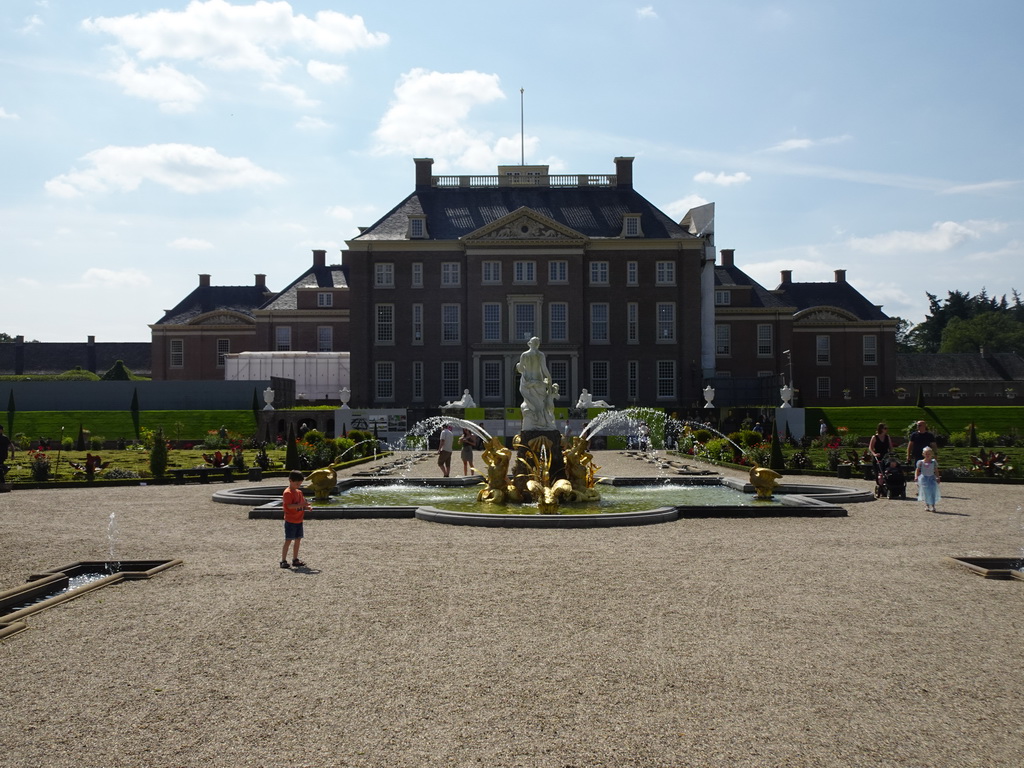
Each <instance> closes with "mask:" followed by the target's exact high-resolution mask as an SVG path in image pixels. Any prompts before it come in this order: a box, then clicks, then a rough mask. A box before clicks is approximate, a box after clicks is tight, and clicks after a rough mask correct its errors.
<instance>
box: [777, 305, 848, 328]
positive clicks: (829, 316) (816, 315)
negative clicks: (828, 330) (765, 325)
mask: <svg viewBox="0 0 1024 768" xmlns="http://www.w3.org/2000/svg"><path fill="white" fill-rule="evenodd" d="M793 319H794V320H797V321H799V322H801V323H821V324H827V323H849V322H856V321H857V320H859V319H860V318H858V317H857V316H856V315H854V314H853V313H851V312H847V311H846V310H845V309H840V308H839V307H811V308H810V309H805V310H803V311H802V312H797V313H796V314H795V315H793Z"/></svg>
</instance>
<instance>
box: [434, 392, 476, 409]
mask: <svg viewBox="0 0 1024 768" xmlns="http://www.w3.org/2000/svg"><path fill="white" fill-rule="evenodd" d="M441 407H442V408H476V401H474V400H473V396H472V395H471V394H469V390H468V389H464V390H462V397H461V398H460V399H459V400H449V401H448V402H447V403H445V404H444V405H442V406H441Z"/></svg>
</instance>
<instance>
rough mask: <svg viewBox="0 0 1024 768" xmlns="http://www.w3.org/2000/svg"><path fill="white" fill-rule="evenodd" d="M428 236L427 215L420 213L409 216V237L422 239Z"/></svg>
mask: <svg viewBox="0 0 1024 768" xmlns="http://www.w3.org/2000/svg"><path fill="white" fill-rule="evenodd" d="M426 236H427V217H426V216H422V215H418V216H410V217H409V239H410V240H422V239H424V238H425V237H426Z"/></svg>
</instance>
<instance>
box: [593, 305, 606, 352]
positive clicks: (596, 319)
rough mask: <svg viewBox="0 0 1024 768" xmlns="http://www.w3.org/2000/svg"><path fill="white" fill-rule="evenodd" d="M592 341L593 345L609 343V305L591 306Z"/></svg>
mask: <svg viewBox="0 0 1024 768" xmlns="http://www.w3.org/2000/svg"><path fill="white" fill-rule="evenodd" d="M590 341H591V342H592V343H607V342H608V305H607V304H604V303H600V304H591V305H590Z"/></svg>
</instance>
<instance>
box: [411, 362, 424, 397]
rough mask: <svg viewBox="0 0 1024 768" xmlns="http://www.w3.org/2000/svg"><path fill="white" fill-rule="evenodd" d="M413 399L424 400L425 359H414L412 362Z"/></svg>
mask: <svg viewBox="0 0 1024 768" xmlns="http://www.w3.org/2000/svg"><path fill="white" fill-rule="evenodd" d="M412 399H413V400H417V401H421V402H422V400H423V361H422V360H414V361H413V364H412Z"/></svg>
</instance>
